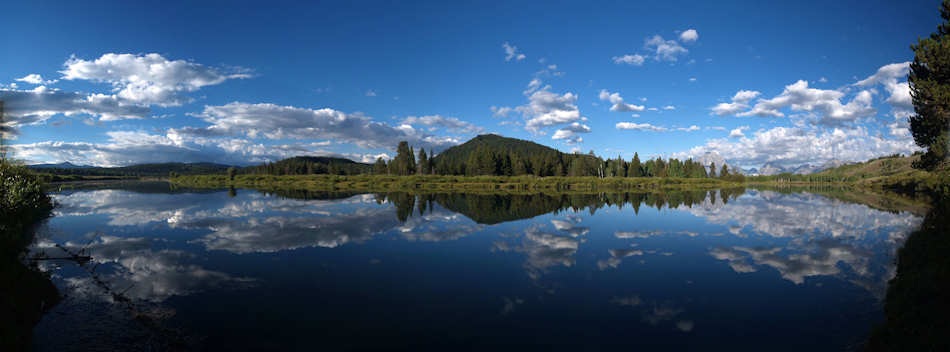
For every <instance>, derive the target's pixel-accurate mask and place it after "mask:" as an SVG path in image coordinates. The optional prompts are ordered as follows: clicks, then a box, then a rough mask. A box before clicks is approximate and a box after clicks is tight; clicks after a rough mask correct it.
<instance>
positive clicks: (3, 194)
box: [0, 160, 59, 351]
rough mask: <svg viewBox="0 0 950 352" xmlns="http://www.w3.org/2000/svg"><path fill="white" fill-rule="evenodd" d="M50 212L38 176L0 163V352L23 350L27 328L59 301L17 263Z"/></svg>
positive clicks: (40, 278) (39, 278)
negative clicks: (36, 226)
mask: <svg viewBox="0 0 950 352" xmlns="http://www.w3.org/2000/svg"><path fill="white" fill-rule="evenodd" d="M52 208H53V203H52V200H51V199H50V197H49V196H47V195H46V193H44V192H43V183H42V181H41V180H40V179H39V177H37V176H36V175H35V174H33V173H32V172H31V171H30V170H28V169H27V168H26V167H23V166H21V165H14V164H12V163H10V162H7V161H5V160H0V312H2V313H3V314H2V316H3V318H2V319H0V350H4V351H19V350H27V349H29V347H30V336H31V332H32V328H33V325H34V324H36V323H37V322H38V321H39V319H40V317H42V315H43V313H44V312H45V311H46V310H48V309H49V308H51V307H52V306H53V305H55V304H56V303H57V302H58V301H59V293H58V292H57V291H56V287H55V286H53V284H52V283H51V282H50V281H49V279H48V278H47V277H46V276H44V275H43V274H42V273H40V272H39V271H38V270H36V269H35V268H33V267H28V266H25V265H24V264H23V263H22V261H21V259H22V254H23V253H24V251H25V250H26V246H27V245H29V244H30V243H31V242H32V240H33V235H32V229H33V227H34V225H35V224H36V223H37V222H38V221H40V220H42V219H44V218H46V217H48V216H49V214H50V211H51V210H52Z"/></svg>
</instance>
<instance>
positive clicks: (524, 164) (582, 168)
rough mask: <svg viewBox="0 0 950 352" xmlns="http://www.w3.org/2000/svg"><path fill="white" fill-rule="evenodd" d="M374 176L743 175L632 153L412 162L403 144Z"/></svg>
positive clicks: (490, 154)
mask: <svg viewBox="0 0 950 352" xmlns="http://www.w3.org/2000/svg"><path fill="white" fill-rule="evenodd" d="M373 173H375V174H389V175H432V174H434V175H465V176H483V175H488V176H521V175H534V176H571V177H574V176H595V177H680V178H706V177H719V178H722V179H726V180H731V181H742V180H744V176H742V175H741V174H739V173H737V172H735V171H730V170H729V169H728V167H727V166H726V165H722V168H721V169H719V170H718V171H717V170H716V165H715V163H713V164H712V165H710V172H707V171H706V167H705V166H704V165H703V164H702V163H700V162H697V161H694V160H693V159H686V160H679V159H677V158H668V159H666V160H664V159H662V158H660V157H657V158H656V159H650V160H647V161H645V162H641V161H640V155H639V154H638V153H634V155H633V158H632V159H631V160H630V161H627V160H624V159H623V158H622V157H620V156H617V158H616V159H607V160H604V159H601V158H600V157H597V156H595V155H594V153H593V151H591V152H590V153H589V154H564V153H559V152H541V153H534V154H533V155H525V154H523V153H518V152H516V151H512V150H499V149H498V148H490V147H487V146H484V145H478V146H476V147H475V148H474V149H473V150H472V151H471V152H469V153H468V155H467V157H455V158H446V157H442V155H439V157H435V155H434V154H433V153H432V151H431V150H430V151H429V153H426V151H425V149H422V148H420V149H419V156H418V157H416V156H415V153H414V151H413V148H412V147H411V146H410V145H409V143H407V142H405V141H403V142H400V143H399V146H398V147H397V148H396V157H395V158H393V159H392V160H390V161H388V162H387V161H386V160H384V159H383V158H378V159H377V160H376V163H375V164H374V165H373Z"/></svg>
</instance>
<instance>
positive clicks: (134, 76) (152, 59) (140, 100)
mask: <svg viewBox="0 0 950 352" xmlns="http://www.w3.org/2000/svg"><path fill="white" fill-rule="evenodd" d="M238 71H240V72H231V73H225V72H223V70H221V69H218V68H214V67H208V66H204V65H201V64H198V63H194V62H189V61H185V60H168V59H166V58H164V57H162V56H161V55H159V54H146V55H132V54H112V53H109V54H105V55H102V56H101V57H99V58H98V59H96V60H93V61H88V60H83V59H79V58H76V57H75V56H73V57H71V58H70V59H69V60H68V61H66V63H65V64H64V69H63V70H62V71H60V73H62V74H63V79H66V80H77V79H78V80H88V81H93V82H105V83H109V84H111V85H112V86H113V88H114V89H115V90H116V91H118V93H117V95H118V97H119V98H122V99H124V100H126V101H129V102H132V103H135V104H139V105H158V106H180V105H182V104H184V103H186V102H189V101H191V99H190V98H188V97H185V96H182V95H181V94H182V93H186V92H194V91H197V90H198V89H200V88H202V87H205V86H211V85H217V84H221V83H223V82H224V81H226V80H229V79H241V78H249V77H251V75H249V74H248V73H247V72H244V71H246V70H241V69H238Z"/></svg>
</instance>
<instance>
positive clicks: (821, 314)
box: [33, 184, 921, 351]
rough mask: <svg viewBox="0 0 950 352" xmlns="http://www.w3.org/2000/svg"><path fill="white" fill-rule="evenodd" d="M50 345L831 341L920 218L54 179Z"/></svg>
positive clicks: (874, 309) (767, 203)
mask: <svg viewBox="0 0 950 352" xmlns="http://www.w3.org/2000/svg"><path fill="white" fill-rule="evenodd" d="M56 200H57V201H58V202H59V203H60V204H61V205H60V207H59V208H58V209H57V210H56V216H55V217H54V218H52V219H51V220H50V221H49V223H48V225H47V226H46V228H44V229H43V230H42V233H41V235H40V238H39V239H38V242H37V244H36V246H35V247H34V248H33V254H34V255H44V254H45V255H47V256H50V257H61V256H65V255H67V253H72V254H83V255H89V256H91V257H92V259H91V261H90V262H88V263H76V262H72V261H62V260H50V261H43V262H42V263H41V265H42V267H43V269H44V270H46V271H48V272H50V273H51V274H52V277H53V281H54V283H55V284H56V285H57V287H59V288H60V290H61V292H63V293H64V295H65V296H66V297H65V299H64V300H63V302H62V303H61V304H60V305H59V306H57V307H56V308H55V309H54V310H53V311H52V312H51V313H50V314H48V315H46V316H45V317H44V319H43V321H42V322H41V323H40V324H39V325H38V326H37V327H36V329H35V332H34V344H35V348H36V349H38V350H44V351H62V350H90V349H104V350H162V349H176V350H177V349H197V350H261V349H274V350H354V349H357V350H358V349H387V350H392V349H406V350H424V349H429V350H459V349H462V350H467V349H474V350H492V349H498V348H499V347H503V348H505V349H510V348H516V347H521V348H524V349H543V350H549V349H558V350H603V349H608V348H611V349H613V348H622V349H625V350H631V349H635V350H669V349H691V350H698V349H713V350H726V349H728V350H802V349H809V350H846V349H851V348H854V347H855V346H857V345H858V344H860V343H861V342H862V341H863V340H864V339H865V338H866V337H867V334H868V333H869V331H870V328H871V326H872V325H873V324H874V323H875V322H878V321H880V320H881V319H882V317H883V316H882V312H881V300H882V298H883V296H884V293H885V290H886V284H887V280H888V279H890V278H891V277H892V276H893V271H894V255H895V250H896V249H897V248H899V246H900V245H901V243H902V241H903V239H904V237H905V236H906V235H907V234H908V233H910V232H911V231H913V230H915V229H916V228H917V227H918V226H919V224H920V221H921V218H920V217H919V216H917V215H914V214H912V213H909V212H893V211H891V212H887V211H881V210H875V209H873V208H871V207H868V206H865V205H861V204H855V203H848V202H845V201H841V200H837V199H836V197H826V196H822V195H817V194H813V193H807V192H805V193H779V192H774V191H757V190H751V189H750V190H720V191H713V192H706V191H695V192H669V193H665V194H609V195H572V196H544V195H530V196H486V195H459V194H455V195H426V196H413V195H407V194H395V193H394V194H331V193H311V192H285V193H281V194H266V193H261V192H257V191H252V190H236V191H228V190H224V191H213V192H209V191H202V192H189V191H187V190H170V189H169V187H168V185H166V184H143V185H137V186H135V187H130V188H126V189H100V190H90V191H70V192H60V193H57V194H56Z"/></svg>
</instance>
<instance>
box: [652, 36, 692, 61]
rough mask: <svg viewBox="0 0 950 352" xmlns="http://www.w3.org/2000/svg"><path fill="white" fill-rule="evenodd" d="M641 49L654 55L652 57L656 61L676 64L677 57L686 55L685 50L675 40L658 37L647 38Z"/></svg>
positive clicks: (686, 51)
mask: <svg viewBox="0 0 950 352" xmlns="http://www.w3.org/2000/svg"><path fill="white" fill-rule="evenodd" d="M643 47H644V48H646V49H647V50H650V51H652V52H654V53H655V56H654V57H653V58H654V59H655V60H657V61H670V62H676V61H677V60H678V57H679V56H682V55H686V53H688V52H689V50H686V48H684V47H683V46H682V45H680V44H679V43H678V42H677V41H675V40H665V39H663V37H661V36H659V35H655V36H653V37H650V38H647V39H646V40H645V41H644V44H643Z"/></svg>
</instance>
